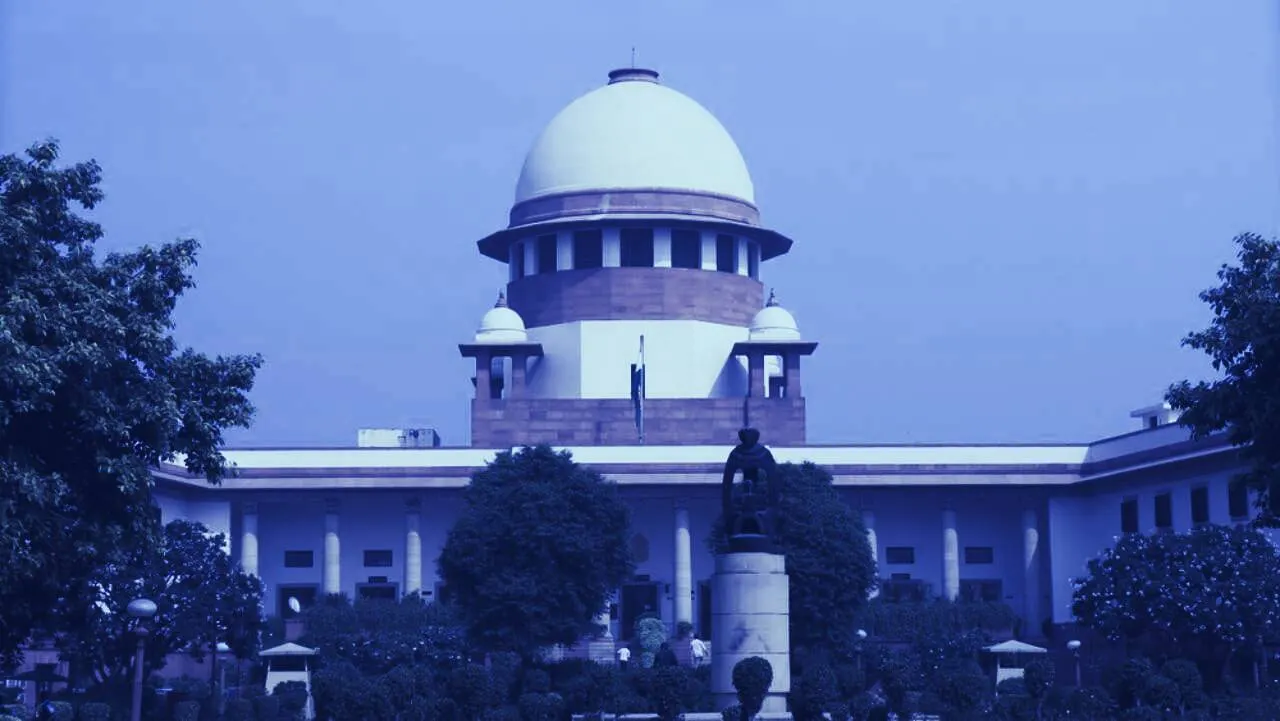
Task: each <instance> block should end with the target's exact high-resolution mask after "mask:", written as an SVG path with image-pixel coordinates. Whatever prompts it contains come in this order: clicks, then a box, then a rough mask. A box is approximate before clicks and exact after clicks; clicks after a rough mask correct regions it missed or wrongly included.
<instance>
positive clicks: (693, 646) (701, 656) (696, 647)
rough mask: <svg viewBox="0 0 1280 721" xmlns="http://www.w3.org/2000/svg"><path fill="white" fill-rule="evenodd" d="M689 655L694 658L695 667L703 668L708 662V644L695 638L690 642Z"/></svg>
mask: <svg viewBox="0 0 1280 721" xmlns="http://www.w3.org/2000/svg"><path fill="white" fill-rule="evenodd" d="M689 655H690V656H691V657H692V658H693V667H694V668H697V667H699V666H701V665H702V664H703V663H705V662H706V660H707V642H706V641H703V640H702V639H701V638H699V637H698V636H696V635H695V636H694V637H693V640H692V641H690V642H689Z"/></svg>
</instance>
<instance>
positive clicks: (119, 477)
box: [0, 142, 261, 662]
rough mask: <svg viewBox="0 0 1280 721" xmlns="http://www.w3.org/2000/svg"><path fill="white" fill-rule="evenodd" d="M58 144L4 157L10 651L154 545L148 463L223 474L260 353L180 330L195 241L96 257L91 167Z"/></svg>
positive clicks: (1, 442)
mask: <svg viewBox="0 0 1280 721" xmlns="http://www.w3.org/2000/svg"><path fill="white" fill-rule="evenodd" d="M57 158H58V146H57V145H56V144H55V143H53V142H46V143H42V144H38V145H35V146H33V147H32V148H30V149H29V150H28V151H27V152H26V157H25V158H24V157H19V156H16V155H4V156H0V608H2V609H4V612H3V613H0V662H3V661H6V660H7V661H12V660H13V659H14V654H15V652H16V649H17V647H18V646H19V645H20V644H21V643H22V642H23V641H24V640H25V639H26V638H27V637H28V636H29V634H30V633H31V631H32V630H33V629H34V628H36V627H37V626H40V625H42V624H43V623H45V622H47V621H48V620H49V613H50V611H51V610H52V609H53V608H55V607H56V606H57V605H58V599H59V598H60V597H63V596H64V595H65V594H66V592H67V589H74V588H81V587H83V586H84V584H85V581H86V579H87V578H88V577H89V576H90V574H92V573H93V572H94V571H95V570H97V569H99V568H101V567H104V566H108V565H111V564H116V563H125V562H127V557H128V551H129V550H130V549H131V548H133V547H135V546H139V545H141V546H146V545H149V544H155V543H156V542H157V535H158V532H159V526H158V524H157V523H156V522H155V521H154V518H153V515H152V512H151V508H152V499H151V490H150V489H151V475H150V469H151V468H152V467H154V466H155V465H156V464H157V463H159V462H160V461H163V460H170V459H173V458H174V457H175V456H176V455H178V454H182V455H183V456H184V457H185V463H186V466H187V468H188V469H189V470H190V471H192V472H193V473H198V474H201V475H203V476H205V477H206V478H208V480H209V481H210V482H217V481H218V480H219V479H220V478H222V476H223V475H224V474H225V473H226V470H227V469H226V465H225V461H224V459H223V457H222V455H221V454H220V453H219V446H220V445H221V442H222V433H223V430H224V429H226V428H228V427H232V426H245V425H247V424H248V423H249V420H250V417H251V415H252V413H253V407H252V406H251V405H250V403H249V401H248V399H247V398H246V394H247V393H248V391H249V390H250V389H251V387H252V386H253V379H254V374H255V372H256V370H257V369H258V367H259V365H260V363H261V360H260V358H258V357H257V356H229V357H221V356H219V357H217V358H210V357H208V356H205V355H202V354H199V353H197V352H195V351H193V350H190V349H185V350H181V349H179V347H178V345H177V343H176V342H175V341H174V339H173V336H172V334H171V333H172V330H173V325H174V324H173V311H174V306H175V304H176V303H177V301H178V298H179V297H180V296H181V295H182V293H183V292H184V291H186V290H187V289H188V288H191V287H192V279H191V276H190V270H191V268H192V267H193V265H194V264H195V258H196V250H197V247H198V246H197V243H196V242H195V241H193V240H180V241H177V242H175V243H171V244H168V245H163V246H160V247H158V248H152V247H143V248H141V249H139V250H137V251H135V252H131V253H113V254H109V255H106V256H105V257H102V258H99V257H98V256H96V255H95V253H94V244H95V243H96V241H98V240H99V239H100V238H101V237H102V235H103V232H102V229H101V228H100V227H99V226H98V225H97V224H96V223H93V222H90V221H88V220H86V219H85V218H83V217H81V216H80V215H78V214H77V211H78V210H89V209H92V208H93V207H94V206H96V205H97V204H98V202H99V201H101V200H102V197H103V196H102V191H101V190H100V189H99V187H98V183H99V180H100V178H101V171H100V169H99V167H98V165H97V164H96V163H93V162H86V163H78V164H75V165H72V166H70V167H65V168H60V167H57V166H56V165H55V163H56V161H57Z"/></svg>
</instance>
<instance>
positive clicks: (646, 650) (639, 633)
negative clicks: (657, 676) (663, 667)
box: [636, 616, 667, 668]
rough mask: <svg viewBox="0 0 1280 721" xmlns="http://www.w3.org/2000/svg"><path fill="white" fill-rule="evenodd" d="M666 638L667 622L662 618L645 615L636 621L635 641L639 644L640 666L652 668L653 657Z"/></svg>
mask: <svg viewBox="0 0 1280 721" xmlns="http://www.w3.org/2000/svg"><path fill="white" fill-rule="evenodd" d="M666 640H667V624H665V623H663V622H662V619H660V618H655V617H653V616H646V617H643V618H641V619H640V620H639V621H636V643H637V644H638V645H639V646H640V666H641V667H642V668H653V658H654V656H655V655H657V653H658V649H660V648H662V644H663V642H665V641H666Z"/></svg>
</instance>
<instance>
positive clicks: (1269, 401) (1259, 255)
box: [1166, 233, 1280, 527]
mask: <svg viewBox="0 0 1280 721" xmlns="http://www.w3.org/2000/svg"><path fill="white" fill-rule="evenodd" d="M1235 243H1236V245H1237V246H1238V251H1237V261H1238V263H1237V264H1236V265H1223V266H1222V267H1221V268H1220V269H1219V270H1218V280H1219V284H1218V286H1217V287H1216V288H1210V289H1208V290H1206V291H1204V292H1203V293H1201V294H1200V299H1201V300H1203V301H1204V302H1205V303H1207V304H1208V305H1209V307H1210V308H1211V309H1212V310H1213V316H1214V317H1213V321H1212V322H1211V323H1210V324H1209V327H1208V328H1206V329H1204V330H1202V331H1197V332H1195V333H1191V334H1190V335H1188V336H1187V337H1186V338H1184V339H1183V341H1182V344H1183V345H1184V346H1186V347H1188V348H1194V349H1196V350H1199V351H1203V352H1204V353H1205V354H1207V355H1208V356H1209V358H1210V360H1211V361H1212V362H1213V368H1214V370H1215V371H1217V372H1219V373H1221V374H1222V377H1221V378H1219V379H1218V380H1216V381H1213V382H1204V381H1201V382H1199V383H1196V384H1194V385H1192V384H1191V383H1190V382H1189V381H1182V382H1181V383H1178V384H1176V385H1174V386H1172V387H1171V388H1170V389H1169V392H1168V394H1167V395H1166V400H1168V402H1169V404H1170V405H1171V406H1173V408H1175V409H1177V410H1179V411H1181V412H1182V418H1181V422H1182V423H1183V425H1186V426H1189V427H1190V428H1191V429H1192V431H1193V433H1194V434H1195V435H1196V436H1197V437H1203V436H1206V435H1209V434H1211V433H1217V432H1220V431H1224V430H1225V431H1226V433H1227V438H1228V439H1229V440H1230V441H1231V443H1232V444H1234V445H1236V446H1239V447H1240V449H1241V452H1242V454H1243V455H1244V457H1245V459H1246V460H1247V461H1248V462H1249V463H1250V469H1249V470H1248V471H1247V472H1245V473H1244V474H1242V479H1243V480H1244V481H1245V482H1246V484H1247V485H1248V486H1249V487H1250V488H1251V489H1252V490H1253V491H1254V492H1255V496H1254V497H1255V499H1256V501H1257V505H1258V508H1259V511H1260V513H1259V515H1258V517H1257V520H1256V523H1257V524H1258V525H1261V526H1272V527H1274V526H1277V525H1280V515H1278V513H1277V511H1280V488H1277V486H1278V485H1280V246H1278V245H1277V243H1276V241H1274V240H1267V239H1265V238H1263V237H1262V236H1259V235H1254V234H1253V233H1245V234H1243V235H1239V236H1237V237H1236V238H1235Z"/></svg>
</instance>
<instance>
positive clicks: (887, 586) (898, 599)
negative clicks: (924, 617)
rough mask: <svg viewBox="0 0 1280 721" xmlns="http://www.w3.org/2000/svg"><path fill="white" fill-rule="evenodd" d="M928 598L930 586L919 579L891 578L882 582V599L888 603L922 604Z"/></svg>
mask: <svg viewBox="0 0 1280 721" xmlns="http://www.w3.org/2000/svg"><path fill="white" fill-rule="evenodd" d="M894 575H895V576H897V575H898V574H894ZM928 597H929V585H928V584H927V583H925V582H924V581H921V580H919V579H913V578H904V579H899V578H889V579H886V580H883V581H881V582H880V598H881V599H883V600H885V601H886V602H888V603H909V602H920V601H923V600H925V599H926V598H928Z"/></svg>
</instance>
